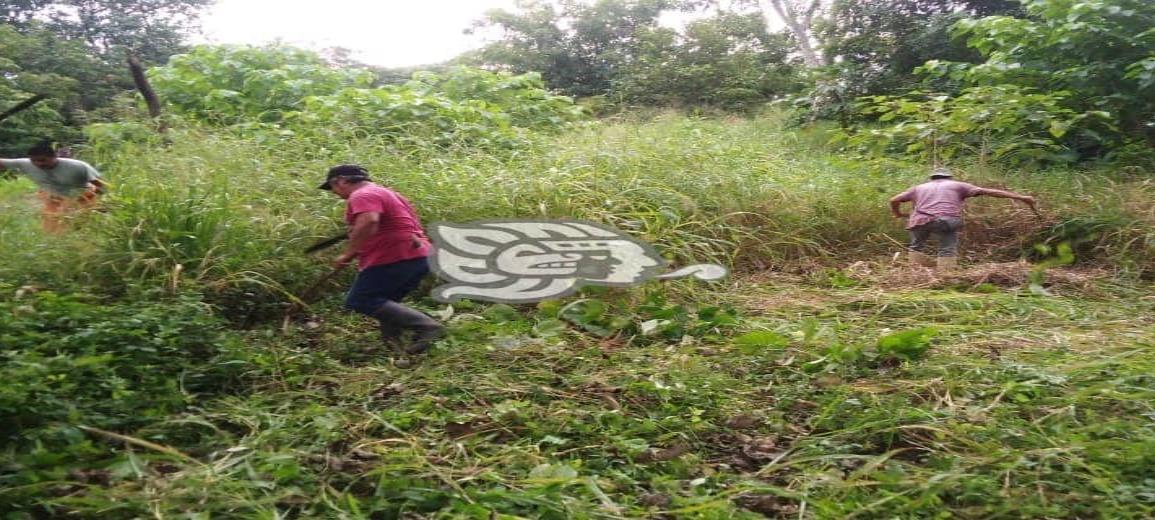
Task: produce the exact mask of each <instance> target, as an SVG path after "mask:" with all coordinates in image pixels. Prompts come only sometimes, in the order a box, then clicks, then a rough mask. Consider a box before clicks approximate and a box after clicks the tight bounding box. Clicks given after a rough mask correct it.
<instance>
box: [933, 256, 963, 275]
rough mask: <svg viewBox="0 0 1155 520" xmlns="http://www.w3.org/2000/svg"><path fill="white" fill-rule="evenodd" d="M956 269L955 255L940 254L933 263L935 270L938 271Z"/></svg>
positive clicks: (944, 271) (946, 271) (943, 271)
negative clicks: (934, 263)
mask: <svg viewBox="0 0 1155 520" xmlns="http://www.w3.org/2000/svg"><path fill="white" fill-rule="evenodd" d="M957 270H958V257H957V256H940V257H938V262H937V264H936V265H935V271H938V272H940V273H951V272H954V271H957Z"/></svg>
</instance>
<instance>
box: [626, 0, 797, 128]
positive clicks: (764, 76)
mask: <svg viewBox="0 0 1155 520" xmlns="http://www.w3.org/2000/svg"><path fill="white" fill-rule="evenodd" d="M638 39H639V44H640V50H639V51H638V56H637V57H636V58H635V59H633V60H631V61H630V62H629V63H627V64H626V65H624V66H623V69H622V71H621V73H620V74H619V75H618V76H617V77H615V78H614V79H613V81H612V83H613V86H612V92H611V94H610V95H611V96H612V97H613V98H615V99H619V100H621V101H622V102H624V103H629V104H643V105H656V106H683V107H691V106H692V107H698V106H718V107H721V108H724V109H729V110H747V109H752V108H756V107H758V106H761V105H762V104H764V103H766V102H767V101H768V100H770V99H773V98H775V97H777V96H781V95H784V94H787V93H790V92H792V91H794V90H797V89H799V88H801V86H802V82H801V79H800V78H799V75H798V73H797V70H796V69H797V68H798V65H797V64H796V63H793V62H792V61H791V60H790V59H789V58H788V55H789V53H790V52H791V48H792V44H791V42H790V41H789V39H788V38H787V36H786V35H785V34H782V33H776V34H770V33H768V32H767V31H766V28H765V24H764V22H763V20H762V18H761V16H760V15H758V14H738V13H734V12H729V11H722V12H719V13H718V14H716V15H715V16H713V17H711V18H706V19H703V20H697V21H694V22H691V23H690V24H688V26H687V27H686V29H685V34H684V35H683V34H679V33H677V32H675V31H674V30H672V29H666V28H655V29H652V30H648V31H646V32H642V33H641V34H640V36H639V38H638Z"/></svg>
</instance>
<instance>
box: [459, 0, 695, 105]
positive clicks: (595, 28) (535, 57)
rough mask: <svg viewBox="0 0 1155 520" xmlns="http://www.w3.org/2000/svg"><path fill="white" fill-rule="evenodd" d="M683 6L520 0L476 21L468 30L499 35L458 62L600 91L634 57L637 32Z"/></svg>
mask: <svg viewBox="0 0 1155 520" xmlns="http://www.w3.org/2000/svg"><path fill="white" fill-rule="evenodd" d="M688 5H690V4H687V3H686V2H678V1H674V0H598V1H597V2H595V3H593V4H585V3H583V2H578V1H576V0H561V1H559V2H557V3H556V4H555V3H547V2H543V1H539V0H527V1H522V2H519V3H518V9H517V11H516V12H511V11H507V10H502V9H498V10H492V11H489V12H487V13H486V15H485V17H484V18H483V19H482V20H480V21H478V22H477V23H475V24H474V27H473V28H472V29H471V31H473V32H478V31H493V32H496V33H497V34H498V35H499V36H498V38H499V39H498V40H497V41H495V42H493V43H491V44H489V45H487V46H485V47H484V48H482V49H480V50H479V51H476V52H474V53H470V54H468V55H466V56H464V57H463V58H462V60H461V61H463V62H465V63H472V64H477V65H480V66H485V67H490V68H497V69H503V70H509V71H513V72H519V73H524V72H530V71H537V72H541V73H542V76H543V77H544V78H545V81H546V83H547V85H548V86H549V87H550V88H552V89H556V90H561V91H563V92H565V93H567V94H570V95H575V96H591V95H599V94H605V93H607V92H608V91H609V90H610V88H611V87H612V83H613V81H614V78H615V77H617V75H618V74H619V71H620V70H621V69H622V68H623V67H625V66H627V65H629V64H631V63H633V62H635V61H636V60H637V58H638V53H639V50H640V48H641V46H642V45H643V42H642V41H641V37H642V35H644V34H646V32H647V31H649V30H651V29H653V28H655V27H656V26H657V21H658V17H659V15H661V14H662V12H663V11H667V10H673V9H679V8H685V7H687V6H688ZM695 5H696V4H695Z"/></svg>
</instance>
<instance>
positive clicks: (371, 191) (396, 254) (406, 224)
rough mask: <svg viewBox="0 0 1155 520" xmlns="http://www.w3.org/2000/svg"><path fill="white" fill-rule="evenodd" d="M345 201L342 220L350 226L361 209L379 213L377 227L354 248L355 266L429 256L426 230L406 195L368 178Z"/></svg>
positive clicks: (365, 211)
mask: <svg viewBox="0 0 1155 520" xmlns="http://www.w3.org/2000/svg"><path fill="white" fill-rule="evenodd" d="M346 203H347V204H346V206H345V223H347V224H349V225H350V226H352V225H353V221H354V220H356V218H357V215H359V214H361V213H380V214H381V217H380V220H379V221H378V224H377V231H376V232H375V233H373V234H372V235H370V237H369V239H368V240H366V241H365V244H364V245H362V246H361V248H360V249H358V250H357V269H358V270H362V271H363V270H365V269H366V268H369V267H373V266H375V265H382V264H391V263H393V262H400V261H402V260H411V259H414V258H422V257H426V256H429V240H428V239H426V237H425V230H424V229H422V228H421V222H420V220H419V219H418V218H417V212H416V211H414V210H413V206H412V205H411V204H409V201H408V200H406V199H405V197H402V196H401V195H400V194H398V193H397V192H395V191H393V190H390V189H388V188H383V187H381V186H378V185H376V184H373V183H372V182H367V183H366V186H364V187H362V188H359V189H357V191H354V192H353V193H352V194H350V195H349V198H348V199H346ZM415 237H416V239H417V241H415V240H414V238H415ZM417 244H419V245H418V246H417V247H414V245H417Z"/></svg>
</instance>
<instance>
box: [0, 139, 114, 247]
mask: <svg viewBox="0 0 1155 520" xmlns="http://www.w3.org/2000/svg"><path fill="white" fill-rule="evenodd" d="M0 170H14V171H18V172H20V173H23V174H24V175H25V176H26V177H28V178H29V179H30V180H32V182H34V183H36V186H38V187H39V188H40V191H39V193H37V195H38V196H39V197H40V200H41V201H43V202H44V210H43V212H42V213H41V222H42V224H43V226H44V230H45V231H47V232H49V233H59V232H60V231H61V230H62V229H63V226H62V224H61V217H62V216H64V215H65V214H67V213H70V212H72V211H74V210H76V209H86V208H90V207H92V206H93V205H94V204H95V203H96V196H97V195H100V194H103V193H104V192H105V191H106V190H107V185H105V183H104V181H102V180H101V178H100V172H98V171H96V168H93V167H92V166H91V165H89V164H88V163H86V162H84V161H78V160H76V159H64V158H60V157H57V156H56V150H54V149H53V148H52V147H51V146H48V145H43V144H42V145H36V146H34V147H32V149H31V150H28V158H27V159H0Z"/></svg>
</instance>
